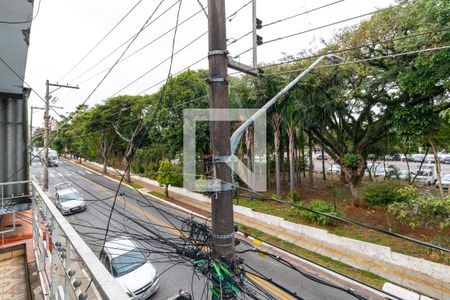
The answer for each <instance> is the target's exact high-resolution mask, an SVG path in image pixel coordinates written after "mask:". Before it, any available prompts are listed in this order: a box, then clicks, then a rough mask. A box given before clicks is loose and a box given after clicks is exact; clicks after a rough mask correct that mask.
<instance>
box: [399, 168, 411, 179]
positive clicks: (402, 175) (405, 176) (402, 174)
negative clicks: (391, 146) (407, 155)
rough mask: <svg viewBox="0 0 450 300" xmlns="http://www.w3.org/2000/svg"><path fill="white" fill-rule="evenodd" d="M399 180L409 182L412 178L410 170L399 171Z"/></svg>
mask: <svg viewBox="0 0 450 300" xmlns="http://www.w3.org/2000/svg"><path fill="white" fill-rule="evenodd" d="M397 176H398V177H397V178H398V179H403V180H407V179H408V177H409V178H411V174H409V173H408V170H399V171H398V175H397Z"/></svg>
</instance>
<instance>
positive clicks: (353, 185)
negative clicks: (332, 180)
mask: <svg viewBox="0 0 450 300" xmlns="http://www.w3.org/2000/svg"><path fill="white" fill-rule="evenodd" d="M365 168H366V164H365V162H364V161H362V162H361V163H359V165H358V166H357V167H356V169H348V168H345V167H342V173H345V174H346V175H347V176H348V178H349V184H350V193H351V194H352V198H353V205H354V206H360V205H361V199H360V198H359V193H358V187H359V185H360V183H361V181H362V178H363V176H364V169H365Z"/></svg>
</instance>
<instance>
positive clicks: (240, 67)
mask: <svg viewBox="0 0 450 300" xmlns="http://www.w3.org/2000/svg"><path fill="white" fill-rule="evenodd" d="M227 58H228V67H229V68H231V69H234V70H236V71H240V72H243V73H245V74H248V75H251V76H254V77H258V76H261V74H262V73H263V72H262V70H259V69H256V68H253V67H250V66H247V65H244V64H242V63H240V62H237V61H235V60H233V58H232V57H231V56H228V57H227Z"/></svg>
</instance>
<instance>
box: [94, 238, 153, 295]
mask: <svg viewBox="0 0 450 300" xmlns="http://www.w3.org/2000/svg"><path fill="white" fill-rule="evenodd" d="M100 261H101V262H102V263H103V265H104V266H105V267H106V269H107V270H108V271H109V272H110V273H111V274H112V276H113V277H114V278H116V280H117V281H118V282H119V283H120V284H121V285H122V286H123V287H124V288H125V290H126V291H127V294H128V296H130V297H131V298H132V299H139V300H141V299H147V298H149V297H150V296H151V295H153V294H154V293H155V292H156V291H157V290H158V288H159V277H158V272H157V271H156V269H155V267H154V266H153V265H152V263H151V262H150V261H149V260H148V258H147V256H145V254H144V253H143V252H142V251H141V250H140V249H139V247H138V246H137V244H136V243H135V242H134V241H133V240H132V239H130V238H128V237H118V238H115V239H113V240H110V241H108V242H106V243H105V247H104V249H103V251H102V253H101V254H100Z"/></svg>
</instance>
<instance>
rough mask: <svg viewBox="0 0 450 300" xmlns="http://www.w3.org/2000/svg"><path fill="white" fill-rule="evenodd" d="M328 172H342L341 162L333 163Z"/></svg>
mask: <svg viewBox="0 0 450 300" xmlns="http://www.w3.org/2000/svg"><path fill="white" fill-rule="evenodd" d="M328 172H331V173H341V166H340V165H339V164H332V165H331V166H330V167H329V168H328Z"/></svg>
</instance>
